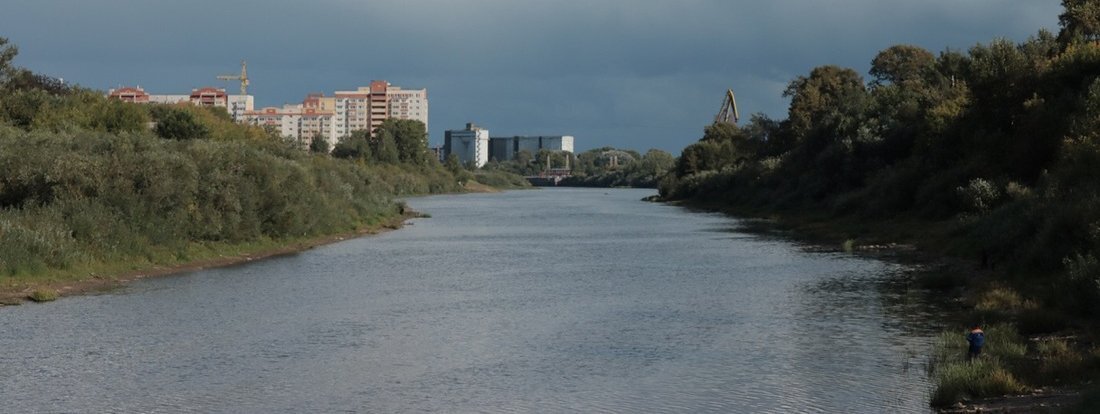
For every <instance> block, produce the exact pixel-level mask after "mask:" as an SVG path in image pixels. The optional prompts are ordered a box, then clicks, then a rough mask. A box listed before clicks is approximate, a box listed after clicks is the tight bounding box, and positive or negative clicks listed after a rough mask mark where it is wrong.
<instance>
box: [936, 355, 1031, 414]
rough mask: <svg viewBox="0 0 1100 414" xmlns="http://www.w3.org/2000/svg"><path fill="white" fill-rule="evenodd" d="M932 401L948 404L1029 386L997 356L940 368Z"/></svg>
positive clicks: (1020, 389) (1019, 390)
mask: <svg viewBox="0 0 1100 414" xmlns="http://www.w3.org/2000/svg"><path fill="white" fill-rule="evenodd" d="M935 381H936V389H935V390H934V391H933V392H932V401H931V403H932V405H933V406H937V407H944V406H948V405H951V404H954V403H955V402H957V401H962V400H964V399H970V398H985V397H996V396H1001V395H1008V394H1018V393H1021V392H1023V391H1025V390H1026V389H1027V388H1026V387H1025V386H1024V385H1023V384H1021V383H1020V381H1018V380H1017V379H1016V377H1015V376H1013V375H1012V373H1011V372H1009V371H1008V370H1006V369H1005V368H1004V367H1003V366H1001V363H1000V362H999V361H998V360H996V359H994V358H981V359H977V360H974V361H965V362H957V363H950V364H946V365H944V366H939V367H937V368H936V374H935Z"/></svg>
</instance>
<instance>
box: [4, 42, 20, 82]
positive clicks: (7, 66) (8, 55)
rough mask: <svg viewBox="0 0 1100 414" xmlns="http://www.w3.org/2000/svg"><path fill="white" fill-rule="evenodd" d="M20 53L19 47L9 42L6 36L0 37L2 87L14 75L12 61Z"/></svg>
mask: <svg viewBox="0 0 1100 414" xmlns="http://www.w3.org/2000/svg"><path fill="white" fill-rule="evenodd" d="M17 54H19V48H18V47H16V46H15V45H13V44H9V43H8V39H7V38H6V37H0V87H2V86H4V85H6V84H7V83H8V79H10V78H11V75H12V69H13V68H12V66H11V61H12V60H13V59H15V55H17Z"/></svg>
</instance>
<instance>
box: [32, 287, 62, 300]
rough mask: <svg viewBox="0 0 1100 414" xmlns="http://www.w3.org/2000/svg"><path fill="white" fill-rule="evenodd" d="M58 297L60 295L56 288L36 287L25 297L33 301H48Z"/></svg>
mask: <svg viewBox="0 0 1100 414" xmlns="http://www.w3.org/2000/svg"><path fill="white" fill-rule="evenodd" d="M58 297H60V295H59V294H58V293H57V291H56V290H53V289H37V290H35V291H34V292H31V294H30V295H28V296H27V299H30V300H32V301H35V302H50V301H54V300H57V298H58Z"/></svg>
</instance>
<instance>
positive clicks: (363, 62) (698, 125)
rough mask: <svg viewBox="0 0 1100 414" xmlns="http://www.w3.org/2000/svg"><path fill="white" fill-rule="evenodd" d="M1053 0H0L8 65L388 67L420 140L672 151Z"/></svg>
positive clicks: (991, 29)
mask: <svg viewBox="0 0 1100 414" xmlns="http://www.w3.org/2000/svg"><path fill="white" fill-rule="evenodd" d="M1059 11H1060V5H1059V1H1058V0H1026V1H1024V0H1020V1H1012V0H971V1H957V0H924V1H900V0H897V1H883V0H774V1H706V0H687V1H636V0H588V1H574V0H566V1H506V0H476V1H445V0H404V1H399V0H394V1H352V0H322V1H312V2H287V1H265V2H260V1H240V2H222V1H187V2H178V1H123V0H102V1H51V0H44V1H37V2H22V3H21V4H14V5H6V6H5V11H4V13H3V14H2V15H0V36H6V37H9V38H10V39H11V40H12V42H13V43H15V44H17V45H18V46H19V47H20V50H21V53H20V56H19V58H18V60H17V63H18V64H20V65H23V66H26V67H29V68H32V69H35V70H38V71H41V72H45V73H48V74H51V75H54V76H61V77H64V78H66V79H69V80H71V81H75V82H78V83H80V84H83V85H85V86H89V87H93V88H99V89H107V88H111V87H115V86H118V85H132V84H140V85H141V86H143V87H145V88H146V89H147V90H149V91H151V92H155V93H182V92H185V91H188V90H190V88H192V87H197V86H202V85H221V86H226V87H230V88H232V87H233V85H229V84H224V83H220V82H219V81H216V80H215V79H214V76H215V75H217V74H221V73H232V72H234V71H235V70H237V69H238V68H237V61H239V60H240V59H241V58H245V59H248V61H249V75H250V77H252V78H253V85H252V88H251V89H250V91H251V93H252V94H254V95H255V96H256V98H257V103H258V104H261V105H281V104H282V103H284V102H297V101H300V100H301V98H302V97H303V96H304V94H306V93H308V92H314V91H323V92H326V93H331V92H332V91H333V90H346V89H351V88H354V87H355V86H358V85H364V84H366V83H367V82H368V81H370V80H371V79H386V80H389V81H390V82H392V83H394V84H396V85H399V86H403V87H408V88H420V87H425V88H428V92H429V97H430V99H431V133H432V139H433V142H438V141H439V140H441V136H442V131H443V130H444V129H448V128H459V127H461V126H462V125H463V124H464V123H465V122H467V121H472V122H477V123H478V124H481V125H485V126H487V127H488V128H489V129H490V131H492V133H493V134H494V135H497V134H572V135H575V136H576V137H577V145H578V147H579V148H580V149H585V148H592V147H598V146H603V145H612V146H620V147H630V148H636V149H639V150H644V149H646V148H650V147H656V148H661V149H665V150H669V151H678V150H679V149H680V148H682V147H683V146H684V145H687V144H688V143H690V142H692V141H694V140H695V139H697V138H698V136H699V135H700V132H701V130H702V127H703V126H704V125H706V124H707V123H708V122H709V121H710V119H711V117H712V116H713V113H714V112H716V111H717V109H718V106H719V103H720V102H721V98H722V93H723V92H724V90H725V89H726V88H733V89H734V90H735V92H736V93H737V97H738V103H739V104H740V105H741V108H742V111H743V112H745V113H752V112H764V113H767V114H769V115H771V116H773V117H782V116H783V115H784V111H785V107H786V101H785V100H784V99H783V98H782V97H781V96H780V94H781V92H782V90H783V88H784V86H785V85H786V83H787V82H789V81H790V80H791V79H792V78H794V77H796V76H799V75H803V74H806V73H808V71H809V70H810V69H812V68H813V67H815V66H819V65H823V64H836V65H841V66H846V67H852V68H854V69H856V70H857V71H859V72H861V73H866V71H867V69H868V67H869V62H870V60H871V59H872V58H873V57H874V55H875V53H876V52H877V51H879V50H881V49H883V48H885V47H888V46H890V45H893V44H901V43H908V44H916V45H919V46H922V47H925V48H927V49H929V50H931V51H933V52H938V51H940V50H943V49H944V48H946V47H951V48H955V49H963V50H965V49H967V48H969V47H970V46H972V45H974V44H976V43H978V42H988V41H989V40H992V39H993V38H995V37H1007V38H1010V39H1013V40H1016V41H1022V40H1024V39H1026V38H1027V36H1029V35H1031V34H1034V33H1036V32H1037V31H1038V30H1039V29H1040V28H1048V29H1051V30H1056V29H1057V27H1056V25H1057V14H1058V13H1059Z"/></svg>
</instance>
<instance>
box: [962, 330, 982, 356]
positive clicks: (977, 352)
mask: <svg viewBox="0 0 1100 414" xmlns="http://www.w3.org/2000/svg"><path fill="white" fill-rule="evenodd" d="M966 342H969V343H970V350H969V351H968V352H967V353H966V356H967V359H974V358H977V357H979V356H981V355H982V347H983V346H985V332H982V327H981V325H974V327H973V328H970V332H969V333H967V334H966Z"/></svg>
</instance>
